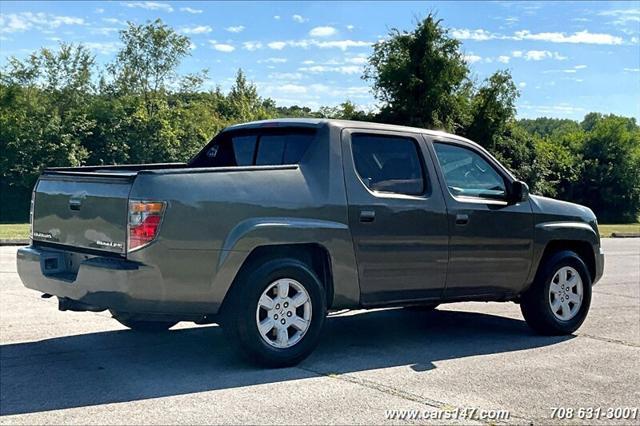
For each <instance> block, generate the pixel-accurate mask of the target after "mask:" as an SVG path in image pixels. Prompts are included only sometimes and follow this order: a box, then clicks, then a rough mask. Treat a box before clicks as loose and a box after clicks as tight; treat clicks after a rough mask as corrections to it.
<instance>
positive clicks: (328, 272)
mask: <svg viewBox="0 0 640 426" xmlns="http://www.w3.org/2000/svg"><path fill="white" fill-rule="evenodd" d="M275 259H292V260H297V261H299V262H301V263H303V264H304V265H305V266H307V267H308V268H309V269H310V270H311V271H312V272H313V273H314V274H315V275H316V276H317V277H318V278H319V279H320V282H321V284H322V286H323V287H324V291H325V294H326V296H327V300H326V305H327V308H330V307H331V304H332V301H333V273H332V269H331V255H330V254H329V251H328V250H327V249H326V247H324V246H322V245H320V244H315V243H309V244H274V245H263V246H258V247H256V248H254V249H253V250H252V251H251V253H249V255H248V256H247V258H246V259H245V261H244V262H243V263H242V266H241V267H240V269H239V270H238V272H237V274H236V276H235V278H234V280H233V282H232V283H231V286H230V287H229V290H228V291H227V293H226V295H225V297H224V299H223V301H222V305H221V311H222V312H224V309H225V304H226V303H227V302H228V300H229V299H230V297H229V295H230V294H231V292H232V291H234V288H236V287H237V286H238V282H239V281H240V280H241V279H242V277H243V276H246V275H247V274H249V273H251V271H253V270H254V269H255V268H257V267H259V266H260V265H261V264H264V263H266V262H268V261H270V260H275Z"/></svg>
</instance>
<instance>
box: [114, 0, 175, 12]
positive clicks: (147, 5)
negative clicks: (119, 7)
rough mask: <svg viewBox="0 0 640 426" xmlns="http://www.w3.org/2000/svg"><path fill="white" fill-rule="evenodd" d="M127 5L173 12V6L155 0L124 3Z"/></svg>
mask: <svg viewBox="0 0 640 426" xmlns="http://www.w3.org/2000/svg"><path fill="white" fill-rule="evenodd" d="M125 6H127V7H134V8H140V9H147V10H162V11H164V12H173V7H171V5H170V4H168V3H158V2H155V1H136V2H131V3H125Z"/></svg>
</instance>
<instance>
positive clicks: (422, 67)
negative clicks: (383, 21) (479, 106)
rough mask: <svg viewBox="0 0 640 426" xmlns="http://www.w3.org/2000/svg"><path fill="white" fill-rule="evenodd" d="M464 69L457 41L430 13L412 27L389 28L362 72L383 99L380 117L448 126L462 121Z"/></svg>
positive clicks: (466, 90) (466, 93)
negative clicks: (407, 29)
mask: <svg viewBox="0 0 640 426" xmlns="http://www.w3.org/2000/svg"><path fill="white" fill-rule="evenodd" d="M468 75H469V68H468V66H467V63H466V62H465V60H464V55H463V53H462V51H461V44H460V41H458V40H456V39H454V38H453V37H451V36H449V34H448V32H447V29H445V28H444V27H443V26H442V24H441V21H440V20H438V19H436V17H435V16H434V15H432V14H429V15H428V16H427V18H426V19H424V20H423V21H421V22H419V23H418V25H417V27H416V28H415V29H414V30H413V31H410V32H407V31H400V30H397V29H393V30H391V32H390V33H389V37H388V38H387V39H386V40H383V41H380V42H378V43H376V44H375V45H374V46H373V54H372V55H371V56H370V57H369V64H368V65H367V66H366V68H365V72H364V78H365V79H367V80H370V81H372V82H373V92H374V94H375V96H376V98H377V99H379V100H380V101H381V102H382V106H381V109H380V114H379V119H380V120H382V121H386V122H391V123H399V124H405V125H411V126H417V127H426V128H441V129H446V130H450V131H456V130H457V129H458V128H460V125H461V123H464V122H465V121H466V120H465V113H466V109H467V106H466V104H467V100H468V98H469V93H470V88H471V83H470V81H469V78H468Z"/></svg>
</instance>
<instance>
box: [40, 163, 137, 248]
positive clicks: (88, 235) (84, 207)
mask: <svg viewBox="0 0 640 426" xmlns="http://www.w3.org/2000/svg"><path fill="white" fill-rule="evenodd" d="M136 174H137V173H136V172H126V171H123V172H117V173H88V172H75V173H74V172H45V173H44V174H43V175H42V176H41V177H40V180H39V181H38V183H37V185H36V188H35V194H34V206H33V240H34V241H35V242H38V241H42V242H47V243H55V244H59V245H64V246H70V247H75V248H81V249H91V250H98V251H103V252H108V253H113V254H118V255H124V254H125V253H126V241H127V214H128V198H129V191H130V189H131V185H132V183H133V180H134V179H135V176H136Z"/></svg>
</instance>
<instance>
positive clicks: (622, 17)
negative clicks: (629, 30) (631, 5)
mask: <svg viewBox="0 0 640 426" xmlns="http://www.w3.org/2000/svg"><path fill="white" fill-rule="evenodd" d="M598 15H600V16H611V17H613V18H615V20H613V21H611V22H610V23H611V24H613V25H626V24H628V23H631V24H634V26H636V23H637V22H640V9H613V10H605V11H602V12H600V13H598Z"/></svg>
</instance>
